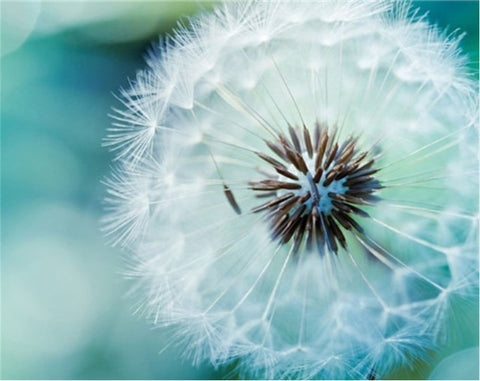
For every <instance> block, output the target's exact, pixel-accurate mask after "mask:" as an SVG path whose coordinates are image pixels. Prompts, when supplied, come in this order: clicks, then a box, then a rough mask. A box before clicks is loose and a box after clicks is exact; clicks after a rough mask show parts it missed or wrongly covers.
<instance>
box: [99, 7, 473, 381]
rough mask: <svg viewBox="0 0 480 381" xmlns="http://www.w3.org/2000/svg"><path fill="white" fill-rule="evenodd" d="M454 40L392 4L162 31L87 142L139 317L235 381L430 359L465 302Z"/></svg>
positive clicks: (460, 81)
mask: <svg viewBox="0 0 480 381" xmlns="http://www.w3.org/2000/svg"><path fill="white" fill-rule="evenodd" d="M460 38H461V36H459V35H458V34H453V35H445V34H442V33H441V32H440V31H438V30H437V29H436V28H435V27H433V26H431V25H429V24H428V23H427V21H426V20H425V18H424V17H421V16H419V15H418V14H417V13H416V12H414V11H412V10H411V9H410V7H409V5H408V3H406V2H403V1H400V2H392V1H361V0H355V1H334V0H332V1H317V2H289V1H285V2H262V1H257V2H252V1H248V2H238V3H237V2H225V3H224V4H220V5H219V6H218V7H217V8H216V9H215V10H214V12H212V13H210V14H204V15H200V16H198V17H196V18H193V19H191V20H190V22H189V26H180V27H179V28H178V29H177V31H176V32H175V34H174V36H173V37H169V38H167V39H166V40H164V41H163V42H162V43H161V44H160V47H159V48H158V49H156V50H154V51H153V52H152V53H151V54H150V55H149V56H148V58H147V63H148V66H149V67H148V68H147V69H146V70H144V71H141V72H139V73H138V74H137V77H136V80H135V81H134V82H132V84H131V87H130V88H129V89H128V90H123V91H122V92H121V97H120V99H121V100H122V102H123V104H124V108H123V109H121V110H116V112H115V114H114V115H113V118H114V125H113V127H112V129H111V133H110V135H108V137H107V139H106V144H107V145H109V146H111V147H112V148H113V150H114V151H115V152H116V155H117V156H116V157H117V160H116V169H115V172H114V175H113V176H112V179H111V180H110V181H108V183H107V185H108V188H109V199H110V208H111V210H110V213H109V214H108V216H107V221H106V229H107V231H108V232H109V234H110V235H111V237H112V240H113V242H114V243H116V244H119V245H122V246H124V247H125V248H126V249H127V250H128V251H129V252H131V258H132V261H131V265H132V268H131V271H130V275H133V276H135V277H136V278H138V287H137V295H139V304H138V309H139V310H141V311H143V312H144V313H145V314H147V315H148V317H149V318H150V319H151V320H152V321H153V324H155V325H156V326H169V327H171V328H172V329H173V332H174V334H173V335H172V341H173V342H175V343H176V344H178V345H181V346H183V348H184V349H185V353H186V354H187V356H189V357H190V358H191V359H193V361H194V362H196V363H198V362H200V361H205V360H208V361H210V362H211V363H212V364H214V365H215V366H221V365H225V364H229V363H235V364H236V365H237V371H238V372H239V373H240V375H243V376H248V377H261V378H302V379H304V378H377V377H382V376H385V375H388V373H389V372H391V371H392V370H394V369H396V368H398V367H400V366H403V365H407V366H413V365H414V364H415V361H417V360H418V359H424V358H426V355H427V352H431V351H432V350H435V349H436V348H438V347H439V346H441V345H442V343H445V342H447V340H449V337H451V336H452V335H454V334H455V326H454V324H453V323H454V322H455V321H457V320H459V319H458V318H459V317H458V316H457V310H458V309H459V308H461V306H462V305H463V304H465V303H467V302H468V301H470V302H471V303H476V301H478V265H477V250H478V230H477V229H478V199H477V195H478V182H477V178H478V139H477V137H478V129H477V128H478V125H477V117H476V115H477V108H476V105H477V98H476V97H477V96H476V88H475V81H474V79H473V78H472V77H471V75H470V74H469V71H468V70H467V68H466V62H465V58H464V57H463V56H462V55H461V53H460V51H459V48H458V42H459V40H460ZM459 329H465V327H460V328H459Z"/></svg>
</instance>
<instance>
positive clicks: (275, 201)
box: [252, 192, 293, 213]
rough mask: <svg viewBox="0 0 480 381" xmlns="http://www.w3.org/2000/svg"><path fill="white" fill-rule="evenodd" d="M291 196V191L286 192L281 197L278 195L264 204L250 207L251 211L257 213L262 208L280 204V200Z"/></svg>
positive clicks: (282, 200)
mask: <svg viewBox="0 0 480 381" xmlns="http://www.w3.org/2000/svg"><path fill="white" fill-rule="evenodd" d="M292 197H293V193H291V192H290V193H287V194H286V195H284V196H282V197H278V198H276V199H274V200H272V201H269V202H266V203H265V204H262V205H259V206H257V207H255V208H253V209H252V213H258V212H261V211H262V210H265V209H269V208H273V207H274V206H276V205H278V204H281V203H282V202H284V201H286V200H288V199H289V198H292Z"/></svg>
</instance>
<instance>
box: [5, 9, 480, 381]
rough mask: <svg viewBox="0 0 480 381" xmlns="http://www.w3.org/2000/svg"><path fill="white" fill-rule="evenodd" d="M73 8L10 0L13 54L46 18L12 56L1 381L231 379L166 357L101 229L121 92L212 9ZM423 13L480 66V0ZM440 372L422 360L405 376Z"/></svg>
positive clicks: (161, 338) (176, 356)
mask: <svg viewBox="0 0 480 381" xmlns="http://www.w3.org/2000/svg"><path fill="white" fill-rule="evenodd" d="M26 4H27V5H28V3H26ZM35 4H36V5H35ZM39 4H40V3H38V2H33V3H31V6H32V7H36V6H37V5H39ZM52 4H53V5H56V8H58V9H57V14H56V16H55V17H57V18H58V19H59V20H64V24H63V25H61V26H57V27H56V29H54V28H53V27H51V26H52V25H54V24H55V22H54V21H55V17H54V16H52V15H48V12H47V11H46V10H45V9H46V8H48V7H47V6H48V5H52ZM72 4H81V3H79V2H75V3H74V2H69V3H68V4H67V3H66V2H59V3H46V2H44V3H42V4H40V8H39V9H34V10H32V9H30V10H28V9H25V10H22V11H21V12H20V13H17V14H16V15H15V16H12V12H11V11H10V10H9V9H11V8H9V6H10V5H11V3H9V2H2V3H1V7H2V8H1V10H2V19H1V25H2V41H1V43H2V46H1V47H0V51H2V55H3V53H4V50H3V49H6V48H5V47H9V46H11V44H12V41H13V40H14V38H16V37H15V36H16V35H17V34H18V33H17V32H18V30H21V29H22V28H24V27H25V25H26V24H25V21H24V20H23V19H22V17H24V16H25V14H27V13H28V12H33V13H35V14H36V16H35V17H38V18H37V20H36V22H33V21H32V27H33V28H34V29H33V30H32V31H31V33H30V34H29V37H28V39H27V40H26V41H25V42H24V43H23V44H22V45H21V46H20V47H19V48H18V49H16V50H14V51H11V52H9V53H7V54H5V55H3V56H2V58H1V61H0V63H1V155H2V156H1V213H2V216H1V217H2V218H1V376H2V378H9V379H18V378H36V379H51V378H57V379H58V378H61V379H94V378H97V379H98V378H104V379H111V378H114V379H125V378H127V379H152V378H154V379H162V378H170V379H173V378H184V379H189V378H202V379H208V378H221V377H223V373H222V372H221V371H215V370H214V369H212V368H211V367H210V366H209V365H208V364H204V365H202V366H201V367H199V368H193V367H192V366H191V365H190V363H189V361H188V360H185V361H183V360H182V359H181V353H180V352H179V351H178V350H176V349H175V348H164V345H165V344H164V343H165V342H167V340H166V338H167V335H168V332H165V331H162V330H159V329H157V330H153V329H152V328H151V327H150V326H149V325H148V324H147V323H146V322H145V320H144V319H143V317H142V316H134V315H133V313H132V312H133V305H134V303H133V300H132V298H129V297H128V296H127V293H128V290H129V288H130V286H131V283H130V281H128V280H126V279H124V277H123V276H122V271H123V270H124V269H125V266H124V262H123V258H122V253H121V252H120V250H118V249H112V248H110V247H109V246H108V245H107V244H106V242H105V239H104V237H103V235H102V233H101V232H100V231H99V222H98V221H99V219H100V217H101V215H102V207H103V206H102V200H103V197H104V194H105V193H104V192H105V189H104V186H103V185H102V183H101V180H102V178H104V177H105V176H107V175H108V173H109V165H110V162H111V159H112V155H111V153H109V152H108V151H107V150H106V149H104V148H102V147H101V142H102V138H103V137H104V136H105V134H106V131H105V130H106V128H107V127H108V126H109V124H110V123H111V120H110V118H109V117H108V113H109V112H110V109H111V107H112V106H119V103H118V101H117V100H115V98H114V96H113V95H112V93H115V92H117V90H118V89H119V87H121V86H128V81H127V78H129V77H130V78H133V77H134V75H135V72H136V70H138V69H141V68H143V67H144V63H143V59H142V55H144V54H145V52H146V50H147V49H148V47H149V45H150V43H151V41H155V40H156V39H157V37H158V35H163V34H165V33H167V32H169V31H171V29H172V27H173V26H174V25H175V23H176V20H177V19H178V18H180V17H181V16H182V15H185V14H189V13H190V14H191V13H194V12H195V11H196V10H197V9H199V8H201V4H200V3H193V2H178V1H177V2H149V3H144V2H136V3H135V6H134V7H133V8H132V9H130V10H129V11H128V12H126V13H123V14H122V13H121V12H120V13H117V12H116V10H117V9H116V8H118V9H120V6H121V5H122V4H123V6H125V4H126V3H125V2H123V3H116V2H110V3H101V2H92V3H91V5H89V6H88V7H87V13H88V12H90V13H91V14H92V15H98V9H97V8H98V7H102V9H104V14H105V16H104V17H103V18H101V17H98V16H95V19H93V20H92V19H88V18H87V20H86V21H85V20H83V21H81V22H80V21H78V20H75V19H74V18H73V19H72V20H73V21H72V20H71V21H70V22H66V21H65V20H68V17H66V16H65V15H66V14H70V13H71V12H70V11H69V9H70V7H71V6H72ZM414 4H415V5H416V6H418V7H420V9H421V10H422V11H429V12H430V15H429V19H430V20H431V21H432V22H435V23H438V24H439V25H440V26H441V27H442V28H444V27H447V26H448V27H449V30H450V31H453V30H454V29H456V28H460V29H461V30H463V31H466V32H467V35H466V37H465V38H464V40H463V42H462V47H463V48H464V50H465V51H466V52H467V53H468V54H469V56H470V59H471V62H472V68H474V70H476V69H475V67H476V64H477V63H478V2H473V1H458V2H453V1H450V2H449V1H441V2H440V1H428V2H421V1H415V2H414ZM127 5H128V4H127ZM105 9H106V10H107V11H105ZM24 12H26V13H24ZM42 12H43V13H42ZM46 12H47V13H46ZM6 15H8V19H7V16H6ZM47 16H48V17H47ZM14 17H17V18H18V20H17V19H15V18H14ZM147 19H148V23H146V21H145V20H147ZM38 20H43V21H42V25H43V28H46V29H45V30H46V31H45V30H38V28H39V26H38V25H37V23H38ZM49 23H50V24H49ZM12 25H13V26H12ZM50 27H51V28H50ZM13 42H15V41H13ZM474 332H475V330H474ZM477 332H478V331H477ZM430 369H431V365H426V364H420V365H419V367H418V368H417V369H416V370H415V372H413V373H412V372H409V373H405V374H404V376H408V377H426V375H428V374H429V372H430Z"/></svg>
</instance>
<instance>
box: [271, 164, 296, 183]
mask: <svg viewBox="0 0 480 381" xmlns="http://www.w3.org/2000/svg"><path fill="white" fill-rule="evenodd" d="M274 168H275V170H276V171H277V173H279V174H280V175H283V176H285V177H288V178H290V179H292V180H298V176H296V175H294V174H293V173H292V172H289V171H288V170H287V169H286V168H285V167H277V166H274Z"/></svg>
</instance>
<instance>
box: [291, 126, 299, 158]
mask: <svg viewBox="0 0 480 381" xmlns="http://www.w3.org/2000/svg"><path fill="white" fill-rule="evenodd" d="M288 132H289V133H290V137H291V138H292V143H293V146H294V147H295V149H296V150H297V152H302V147H301V146H300V141H299V140H298V135H297V132H296V130H295V129H294V128H293V127H292V126H289V127H288Z"/></svg>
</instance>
